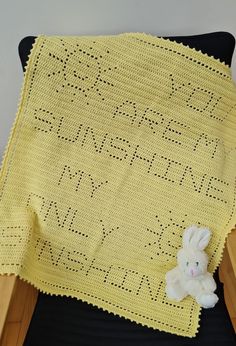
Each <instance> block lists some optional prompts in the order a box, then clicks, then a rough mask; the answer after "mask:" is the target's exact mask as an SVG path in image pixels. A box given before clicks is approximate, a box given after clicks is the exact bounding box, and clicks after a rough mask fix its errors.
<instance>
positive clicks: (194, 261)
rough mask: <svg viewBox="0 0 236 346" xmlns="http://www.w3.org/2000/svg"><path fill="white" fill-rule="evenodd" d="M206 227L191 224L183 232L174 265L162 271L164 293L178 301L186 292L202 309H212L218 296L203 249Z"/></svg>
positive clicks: (207, 231)
mask: <svg viewBox="0 0 236 346" xmlns="http://www.w3.org/2000/svg"><path fill="white" fill-rule="evenodd" d="M210 237H211V232H210V230H209V229H208V228H201V227H197V226H196V225H192V226H190V227H188V228H187V229H186V230H185V232H184V234H183V248H181V249H180V250H179V251H178V253H177V263H178V265H177V266H176V267H175V268H174V269H172V270H170V271H168V272H167V273H166V276H165V279H166V294H167V297H168V298H169V299H173V300H175V301H178V302H179V301H181V300H182V299H183V298H185V297H186V296H187V295H191V296H192V297H193V298H195V299H196V301H197V303H198V304H199V305H200V306H202V307H203V308H213V307H214V306H215V304H216V303H217V302H218V300H219V298H218V297H217V295H216V294H215V293H213V292H214V291H215V290H216V283H215V280H214V278H213V276H212V274H210V273H209V272H208V271H207V265H208V256H207V254H206V253H205V252H204V251H203V250H204V249H205V248H206V247H207V245H208V243H209V240H210Z"/></svg>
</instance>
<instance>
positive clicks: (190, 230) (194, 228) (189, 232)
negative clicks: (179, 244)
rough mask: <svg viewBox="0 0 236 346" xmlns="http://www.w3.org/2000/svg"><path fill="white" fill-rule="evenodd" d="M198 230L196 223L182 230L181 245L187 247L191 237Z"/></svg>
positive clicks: (189, 244) (191, 240)
mask: <svg viewBox="0 0 236 346" xmlns="http://www.w3.org/2000/svg"><path fill="white" fill-rule="evenodd" d="M197 232H198V227H197V226H196V225H192V226H190V227H188V228H186V230H185V231H184V234H183V247H184V248H186V247H189V246H191V245H192V242H193V238H194V237H195V234H196V233H197Z"/></svg>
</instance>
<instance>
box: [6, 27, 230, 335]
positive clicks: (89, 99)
mask: <svg viewBox="0 0 236 346" xmlns="http://www.w3.org/2000/svg"><path fill="white" fill-rule="evenodd" d="M235 203H236V87H235V84H234V82H233V80H232V76H231V69H230V67H229V66H228V65H226V64H225V63H223V62H221V61H220V60H218V59H215V58H214V57H212V56H208V55H207V54H203V53H202V52H201V51H197V50H195V49H194V48H190V47H188V46H185V45H183V44H182V43H177V42H174V41H170V40H168V39H164V38H159V37H155V36H153V35H150V34H146V33H121V34H117V35H107V36H102V35H101V36H99V35H98V36H45V35H40V36H39V37H38V38H37V39H36V41H35V43H34V45H33V48H32V50H31V52H30V55H29V60H28V62H27V68H26V72H25V75H24V81H23V86H22V92H21V97H20V102H19V106H18V111H17V115H16V118H15V121H14V124H13V126H12V128H11V131H10V136H9V140H8V143H7V146H6V149H5V152H4V155H3V162H2V166H1V170H0V273H1V274H12V273H14V274H16V275H18V276H19V277H20V278H22V279H23V280H26V281H28V282H30V283H31V284H33V285H34V286H35V287H37V288H38V289H39V290H41V291H42V292H45V293H49V294H56V295H66V296H71V297H76V298H78V299H81V300H82V301H85V302H87V303H90V304H93V305H94V306H97V307H99V308H101V309H103V310H106V311H108V312H110V313H113V314H116V315H119V316H121V317H124V318H127V319H129V320H131V321H134V322H136V323H140V324H142V325H143V326H148V327H150V328H154V329H158V330H162V331H166V332H170V333H173V334H178V335H182V336H188V337H193V336H195V335H196V334H197V332H198V329H199V326H200V324H199V316H200V308H199V305H198V304H197V303H196V302H195V301H194V299H192V298H191V297H190V296H188V297H187V298H186V299H184V300H183V301H181V302H179V303H175V302H173V301H170V300H168V299H167V297H166V295H165V279H164V277H165V273H166V272H167V271H168V270H170V269H171V268H173V267H174V266H175V265H176V253H177V250H178V249H179V248H180V247H181V243H182V234H183V231H184V229H185V228H186V227H188V226H190V225H192V224H196V225H199V226H206V227H208V228H210V229H211V231H212V233H213V235H212V239H211V241H210V244H209V246H208V247H207V249H206V252H207V254H208V256H209V271H210V272H212V273H213V272H214V271H215V270H216V269H217V267H218V265H219V263H220V260H221V257H222V251H223V248H224V244H225V240H226V237H227V234H228V233H229V232H230V231H231V230H232V229H233V228H234V225H235V223H236V213H235V209H236V208H235V207H236V206H235Z"/></svg>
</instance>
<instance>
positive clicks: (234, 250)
mask: <svg viewBox="0 0 236 346" xmlns="http://www.w3.org/2000/svg"><path fill="white" fill-rule="evenodd" d="M219 277H220V281H221V282H222V283H223V284H224V298H225V303H226V306H227V309H228V313H229V316H230V319H231V322H232V325H233V327H234V330H235V333H236V229H233V230H232V232H231V233H230V234H229V235H228V237H227V240H226V246H225V249H224V254H223V258H222V261H221V263H220V267H219Z"/></svg>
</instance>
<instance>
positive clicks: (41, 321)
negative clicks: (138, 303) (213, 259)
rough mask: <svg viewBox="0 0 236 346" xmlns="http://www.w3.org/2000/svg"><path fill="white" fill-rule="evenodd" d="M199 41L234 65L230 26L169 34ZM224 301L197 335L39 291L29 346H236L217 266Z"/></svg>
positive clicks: (24, 43)
mask: <svg viewBox="0 0 236 346" xmlns="http://www.w3.org/2000/svg"><path fill="white" fill-rule="evenodd" d="M168 38H169V39H170V40H175V41H176V42H182V43H183V44H185V45H188V46H189V47H192V48H193V47H194V48H196V49H197V50H201V51H202V52H203V53H207V54H208V55H210V56H214V57H215V58H219V59H220V61H222V62H225V63H226V64H228V65H229V66H230V65H231V60H232V55H233V51H234V47H235V39H234V37H233V36H232V35H231V34H230V33H228V32H214V33H208V34H203V35H194V36H185V37H183V36H175V37H168ZM34 39H35V37H34V36H28V37H25V38H24V39H22V40H21V42H20V44H19V54H20V59H21V62H22V66H23V68H25V65H26V61H27V58H28V54H29V51H30V49H31V47H32V44H33V42H34ZM214 278H215V280H216V282H217V292H216V293H217V295H218V296H219V298H220V299H219V302H218V303H217V305H216V306H215V308H214V309H203V310H202V314H201V322H200V329H199V332H198V334H197V336H196V337H195V338H187V337H181V336H176V335H173V334H170V333H166V332H161V331H158V330H153V329H151V328H148V327H143V326H142V325H140V324H136V323H134V322H131V321H129V320H127V319H125V318H121V317H119V316H117V315H114V314H111V313H108V312H105V311H103V310H102V309H100V308H96V307H94V306H93V305H90V304H88V303H84V302H82V301H80V300H77V299H76V298H68V297H60V296H51V295H47V294H44V293H41V292H40V293H39V296H38V301H37V304H36V308H35V311H34V314H33V317H32V320H31V323H30V327H29V329H28V333H27V336H26V339H25V343H24V345H25V346H54V345H55V346H62V345H63V346H75V345H79V346H100V345H101V346H108V345H109V346H116V345H117V346H134V345H135V346H152V345H153V346H154V345H155V346H172V345H173V346H187V345H188V346H192V345H194V346H198V345H201V346H210V345H215V346H233V345H236V337H235V333H234V330H233V327H232V324H231V321H230V318H229V315H228V312H227V309H226V305H225V302H224V295H223V284H222V283H221V282H220V281H219V276H218V271H216V273H215V274H214Z"/></svg>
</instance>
